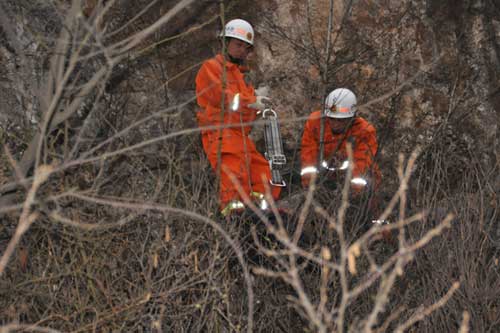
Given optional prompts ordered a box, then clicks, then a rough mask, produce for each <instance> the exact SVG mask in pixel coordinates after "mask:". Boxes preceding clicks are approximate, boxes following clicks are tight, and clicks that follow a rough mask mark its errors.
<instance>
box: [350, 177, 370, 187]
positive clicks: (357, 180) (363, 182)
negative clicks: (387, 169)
mask: <svg viewBox="0 0 500 333" xmlns="http://www.w3.org/2000/svg"><path fill="white" fill-rule="evenodd" d="M351 183H353V184H354V185H362V186H365V185H366V184H368V182H367V181H366V180H364V179H363V178H359V177H356V178H353V179H351Z"/></svg>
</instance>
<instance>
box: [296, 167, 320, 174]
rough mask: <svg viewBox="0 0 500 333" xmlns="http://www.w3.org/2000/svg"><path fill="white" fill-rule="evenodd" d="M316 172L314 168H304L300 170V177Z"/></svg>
mask: <svg viewBox="0 0 500 333" xmlns="http://www.w3.org/2000/svg"><path fill="white" fill-rule="evenodd" d="M317 172H318V169H317V168H316V167H314V166H308V167H305V168H304V169H302V170H300V175H301V176H303V175H306V174H309V173H317Z"/></svg>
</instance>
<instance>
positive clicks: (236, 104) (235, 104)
mask: <svg viewBox="0 0 500 333" xmlns="http://www.w3.org/2000/svg"><path fill="white" fill-rule="evenodd" d="M239 108H240V93H237V94H236V95H234V97H233V100H232V102H231V111H238V109H239Z"/></svg>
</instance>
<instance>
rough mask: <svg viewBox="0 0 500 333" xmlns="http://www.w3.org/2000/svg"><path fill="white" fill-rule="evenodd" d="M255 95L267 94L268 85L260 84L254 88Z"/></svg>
mask: <svg viewBox="0 0 500 333" xmlns="http://www.w3.org/2000/svg"><path fill="white" fill-rule="evenodd" d="M255 95H256V96H269V87H268V86H261V87H258V88H257V89H255Z"/></svg>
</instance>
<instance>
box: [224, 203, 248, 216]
mask: <svg viewBox="0 0 500 333" xmlns="http://www.w3.org/2000/svg"><path fill="white" fill-rule="evenodd" d="M243 208H245V205H244V204H243V202H241V201H239V200H233V201H231V202H230V203H228V204H227V206H226V207H224V209H223V210H221V214H222V216H227V215H229V214H230V213H231V211H233V210H235V209H243Z"/></svg>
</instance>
